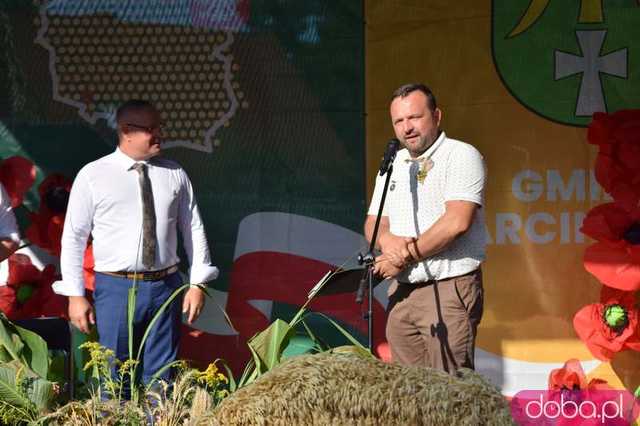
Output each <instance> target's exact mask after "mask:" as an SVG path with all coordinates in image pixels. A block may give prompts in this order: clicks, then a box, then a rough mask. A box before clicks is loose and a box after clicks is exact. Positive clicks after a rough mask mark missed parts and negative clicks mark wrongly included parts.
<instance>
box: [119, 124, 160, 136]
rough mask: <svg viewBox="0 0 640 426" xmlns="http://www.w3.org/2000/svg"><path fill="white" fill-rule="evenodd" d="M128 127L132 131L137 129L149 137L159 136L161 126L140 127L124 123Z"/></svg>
mask: <svg viewBox="0 0 640 426" xmlns="http://www.w3.org/2000/svg"><path fill="white" fill-rule="evenodd" d="M124 124H126V125H127V126H129V127H133V128H134V129H139V130H143V131H145V132H147V133H149V134H151V135H153V134H159V133H162V126H161V125H157V126H142V125H140V124H135V123H124Z"/></svg>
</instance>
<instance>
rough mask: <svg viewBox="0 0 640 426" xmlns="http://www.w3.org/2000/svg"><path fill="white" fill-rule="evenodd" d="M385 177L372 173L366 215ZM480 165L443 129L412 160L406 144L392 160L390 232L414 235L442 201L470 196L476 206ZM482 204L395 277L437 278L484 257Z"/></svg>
mask: <svg viewBox="0 0 640 426" xmlns="http://www.w3.org/2000/svg"><path fill="white" fill-rule="evenodd" d="M385 179H386V176H379V175H378V176H377V178H376V186H375V190H374V192H373V197H372V200H371V204H370V206H369V212H368V214H369V215H373V216H375V215H377V214H378V208H379V206H380V199H381V197H382V191H383V189H384V181H385ZM485 181H486V170H485V166H484V160H483V158H482V155H481V154H480V152H478V150H477V149H475V148H474V147H473V146H471V145H469V144H467V143H464V142H460V141H457V140H455V139H449V138H447V137H446V135H445V133H444V132H441V133H440V136H439V137H438V138H437V139H436V141H435V142H434V143H433V145H431V146H430V147H429V149H427V151H425V152H424V153H423V154H422V155H421V156H420V157H419V158H418V159H416V160H413V159H411V156H410V155H409V152H408V151H407V150H406V149H402V150H400V151H398V154H397V156H396V159H395V161H394V162H393V172H392V175H391V181H390V183H389V191H388V193H387V198H386V200H385V205H384V209H383V212H382V215H383V216H388V218H389V226H390V231H391V233H392V234H394V235H397V236H402V237H418V236H419V235H420V234H422V233H423V232H425V231H426V230H427V229H429V228H430V227H431V225H433V224H434V222H436V221H437V220H438V219H439V218H440V216H442V215H443V214H444V212H445V202H446V201H454V200H463V201H471V202H474V203H476V204H478V205H479V206H481V207H482V205H483V196H484V187H485ZM485 240H486V236H485V230H484V209H483V208H479V209H477V211H476V214H475V215H474V218H473V222H472V224H471V227H470V228H469V229H468V230H467V232H465V233H464V234H462V235H461V236H459V237H458V238H457V239H456V240H455V241H453V242H452V243H451V244H450V245H449V246H448V247H447V248H446V249H445V250H443V251H441V252H440V253H438V254H436V255H434V256H432V257H430V258H428V259H426V260H424V261H422V262H419V263H417V264H414V265H411V266H410V267H408V268H406V269H405V270H404V271H402V272H401V273H400V274H399V275H398V277H397V279H398V280H399V281H400V282H409V283H418V282H422V281H429V280H442V279H445V278H449V277H455V276H458V275H463V274H466V273H468V272H471V271H473V270H475V269H477V268H478V266H480V263H481V262H482V261H483V260H484V258H485V244H486V241H485Z"/></svg>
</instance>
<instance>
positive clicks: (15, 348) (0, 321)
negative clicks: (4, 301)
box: [0, 312, 22, 360]
mask: <svg viewBox="0 0 640 426" xmlns="http://www.w3.org/2000/svg"><path fill="white" fill-rule="evenodd" d="M14 327H15V326H14V325H13V323H12V322H11V321H9V320H8V319H7V317H6V316H5V315H4V314H3V313H1V312H0V345H1V346H2V347H3V348H4V350H5V351H6V352H7V353H8V354H9V357H10V360H11V359H20V355H21V353H22V342H19V343H20V345H17V343H18V342H16V339H15V338H14V336H15V331H14Z"/></svg>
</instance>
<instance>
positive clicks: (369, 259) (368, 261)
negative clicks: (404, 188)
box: [356, 153, 395, 353]
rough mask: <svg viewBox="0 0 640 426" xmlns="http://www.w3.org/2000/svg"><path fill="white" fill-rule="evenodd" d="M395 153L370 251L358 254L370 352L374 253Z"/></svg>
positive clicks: (360, 297) (359, 299)
mask: <svg viewBox="0 0 640 426" xmlns="http://www.w3.org/2000/svg"><path fill="white" fill-rule="evenodd" d="M394 158H395V153H394V154H393V157H392V158H391V159H390V161H389V168H388V169H387V177H386V179H385V181H384V189H383V191H382V199H381V200H380V206H379V207H378V216H377V217H376V224H375V226H374V227H373V234H372V235H371V243H370V244H369V251H368V252H367V253H366V254H364V255H363V254H362V253H359V254H358V263H359V264H360V265H364V266H365V271H364V274H363V276H362V279H361V280H360V286H359V287H358V292H357V293H356V303H358V304H362V300H363V298H364V292H365V289H366V288H367V287H368V299H369V300H368V304H367V312H366V313H365V314H364V315H363V318H364V319H366V320H367V322H368V334H369V336H368V342H367V347H368V348H369V352H371V353H373V287H374V284H373V280H374V275H373V266H374V264H375V255H374V253H373V251H374V249H375V247H376V240H377V238H378V229H379V228H380V219H381V218H382V209H383V208H384V201H385V199H386V198H387V188H388V187H389V181H390V180H391V173H392V172H393V160H394Z"/></svg>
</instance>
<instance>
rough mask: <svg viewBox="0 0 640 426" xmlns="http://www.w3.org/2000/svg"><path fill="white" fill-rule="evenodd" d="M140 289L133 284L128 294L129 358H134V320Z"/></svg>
mask: <svg viewBox="0 0 640 426" xmlns="http://www.w3.org/2000/svg"><path fill="white" fill-rule="evenodd" d="M137 292H138V287H137V286H136V281H135V280H134V282H133V287H131V288H130V289H129V292H128V293H127V331H128V336H129V340H128V346H129V358H133V320H134V318H135V312H136V294H137Z"/></svg>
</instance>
